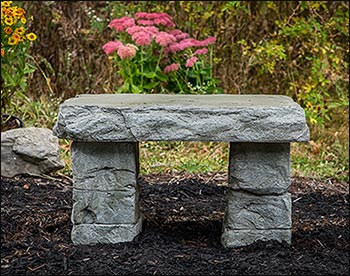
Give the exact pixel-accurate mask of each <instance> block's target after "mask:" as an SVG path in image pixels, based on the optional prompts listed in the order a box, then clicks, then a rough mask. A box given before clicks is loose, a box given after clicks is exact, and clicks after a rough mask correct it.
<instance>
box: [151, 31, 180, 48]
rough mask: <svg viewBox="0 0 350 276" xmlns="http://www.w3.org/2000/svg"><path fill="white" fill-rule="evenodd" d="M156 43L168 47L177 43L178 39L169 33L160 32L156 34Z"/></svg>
mask: <svg viewBox="0 0 350 276" xmlns="http://www.w3.org/2000/svg"><path fill="white" fill-rule="evenodd" d="M155 41H156V42H157V43H158V44H159V45H160V46H162V47H166V46H168V45H169V44H171V43H174V42H176V37H175V36H173V35H171V34H169V33H167V32H159V33H157V34H156V39H155Z"/></svg>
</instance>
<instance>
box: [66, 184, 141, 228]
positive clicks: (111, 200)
mask: <svg viewBox="0 0 350 276" xmlns="http://www.w3.org/2000/svg"><path fill="white" fill-rule="evenodd" d="M138 200H139V198H138V192H136V191H135V189H134V188H130V190H129V191H109V192H101V191H87V190H76V189H74V190H73V202H74V204H73V210H72V222H73V223H74V224H82V223H97V224H122V223H135V222H136V221H137V219H138V217H139V205H138V204H139V203H138Z"/></svg>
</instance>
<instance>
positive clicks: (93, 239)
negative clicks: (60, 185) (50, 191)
mask: <svg viewBox="0 0 350 276" xmlns="http://www.w3.org/2000/svg"><path fill="white" fill-rule="evenodd" d="M71 160H72V169H73V209H72V216H71V219H72V222H73V229H72V233H71V238H72V241H73V243H74V244H96V243H119V242H127V241H131V240H133V238H134V237H135V236H136V235H138V234H139V233H140V232H141V228H142V217H141V214H140V211H139V186H138V183H137V177H138V170H139V163H138V162H139V160H138V144H137V143H97V142H91V143H89V142H76V141H74V142H73V143H72V146H71Z"/></svg>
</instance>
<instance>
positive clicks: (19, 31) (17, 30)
mask: <svg viewBox="0 0 350 276" xmlns="http://www.w3.org/2000/svg"><path fill="white" fill-rule="evenodd" d="M7 28H9V27H7ZM5 29H6V28H5ZM25 30H26V29H25V28H24V27H19V28H16V30H15V33H18V34H20V35H22V34H24V32H25ZM5 32H6V31H5Z"/></svg>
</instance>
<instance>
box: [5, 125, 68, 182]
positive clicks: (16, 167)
mask: <svg viewBox="0 0 350 276" xmlns="http://www.w3.org/2000/svg"><path fill="white" fill-rule="evenodd" d="M63 167H64V162H63V161H62V160H61V159H60V155H59V143H58V138H57V137H55V136H53V134H52V130H50V129H47V128H37V127H28V128H16V129H11V130H8V131H5V132H2V133H1V176H5V177H13V176H15V175H19V174H29V175H41V174H47V173H50V172H54V171H57V170H59V169H62V168H63Z"/></svg>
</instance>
